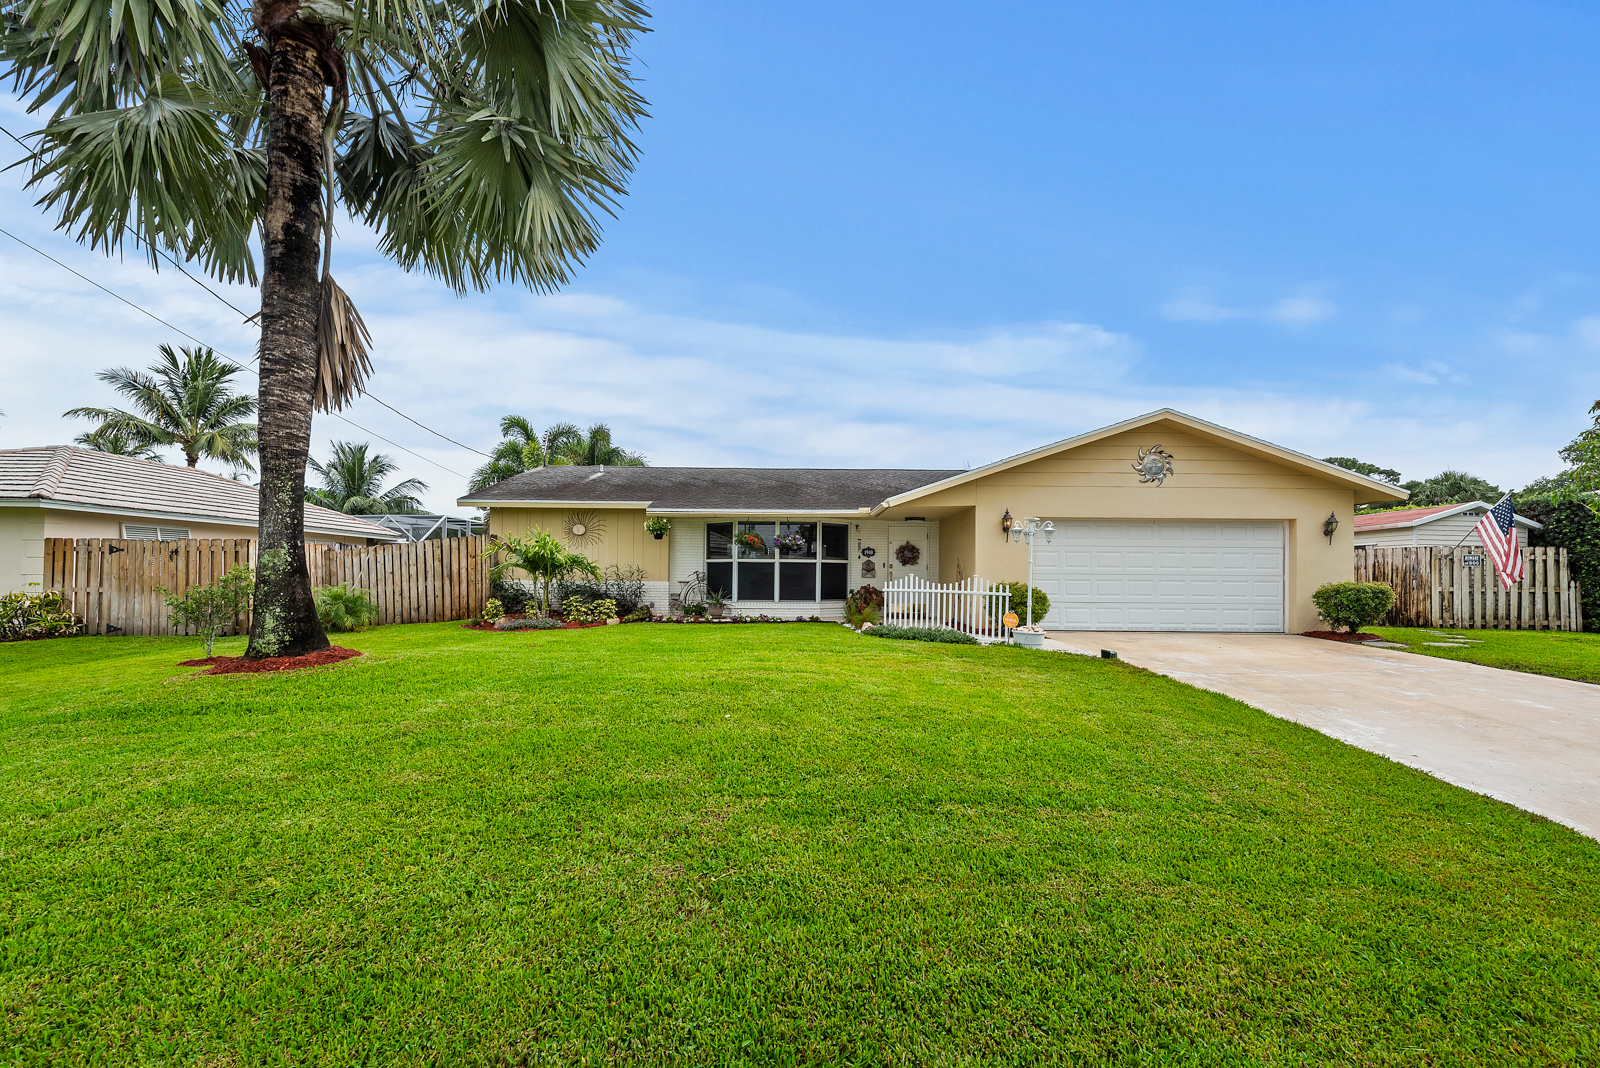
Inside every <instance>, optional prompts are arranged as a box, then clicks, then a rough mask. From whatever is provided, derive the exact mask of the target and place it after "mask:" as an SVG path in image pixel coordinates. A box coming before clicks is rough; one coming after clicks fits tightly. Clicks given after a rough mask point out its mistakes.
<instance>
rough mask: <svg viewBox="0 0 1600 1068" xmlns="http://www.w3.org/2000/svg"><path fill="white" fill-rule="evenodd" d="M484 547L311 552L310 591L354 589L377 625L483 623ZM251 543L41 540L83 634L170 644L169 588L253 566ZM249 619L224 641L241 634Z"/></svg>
mask: <svg viewBox="0 0 1600 1068" xmlns="http://www.w3.org/2000/svg"><path fill="white" fill-rule="evenodd" d="M487 548H488V538H486V537H483V536H481V535H479V536H474V537H470V538H444V539H441V540H435V541H419V542H406V543H402V544H398V545H373V546H365V547H363V546H344V545H320V544H315V543H313V544H310V545H307V546H306V566H307V569H308V570H309V571H310V573H311V585H312V586H337V585H339V584H341V583H349V584H351V585H353V586H358V587H360V588H362V589H365V590H367V591H368V592H369V593H371V594H372V597H373V600H375V601H376V602H377V603H378V622H379V623H441V622H445V621H446V620H453V619H469V618H472V617H474V616H478V615H481V614H482V612H483V603H484V601H485V600H486V599H487V598H488V586H489V577H488V569H489V562H488V561H486V560H484V559H483V554H484V552H485V550H486V549H487ZM255 560H256V549H255V540H254V539H252V538H194V539H190V540H183V541H142V540H132V539H123V538H77V539H73V538H47V539H45V567H44V571H45V582H44V587H45V588H46V589H56V590H60V591H62V593H63V594H64V595H65V596H66V599H67V601H68V603H69V604H70V605H71V608H72V612H73V614H74V615H76V616H78V617H79V618H80V619H82V620H83V621H84V633H85V634H125V635H163V634H166V635H171V634H179V633H187V631H179V630H178V629H176V628H174V627H172V626H171V625H170V624H168V622H167V605H166V600H165V597H164V595H163V594H160V593H158V592H156V589H157V587H161V586H164V587H166V588H167V589H169V590H171V591H172V592H173V593H176V594H181V593H183V592H184V591H185V590H187V589H188V588H189V587H190V586H204V585H207V584H208V583H210V582H212V581H214V580H215V579H217V578H220V577H221V576H222V575H223V574H224V573H225V572H226V571H227V570H228V569H229V568H231V567H235V566H237V565H239V564H243V565H245V566H247V567H254V566H255ZM249 623H250V620H249V617H248V616H245V617H242V618H240V619H238V620H236V621H235V624H234V626H232V627H230V628H228V629H227V630H225V631H223V633H224V634H242V633H244V632H245V631H246V630H247V629H248V628H249Z"/></svg>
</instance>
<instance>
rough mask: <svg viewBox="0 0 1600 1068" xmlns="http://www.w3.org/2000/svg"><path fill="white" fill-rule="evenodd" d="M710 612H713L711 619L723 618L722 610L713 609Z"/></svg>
mask: <svg viewBox="0 0 1600 1068" xmlns="http://www.w3.org/2000/svg"><path fill="white" fill-rule="evenodd" d="M710 612H711V618H712V619H721V618H722V609H720V608H713V609H710Z"/></svg>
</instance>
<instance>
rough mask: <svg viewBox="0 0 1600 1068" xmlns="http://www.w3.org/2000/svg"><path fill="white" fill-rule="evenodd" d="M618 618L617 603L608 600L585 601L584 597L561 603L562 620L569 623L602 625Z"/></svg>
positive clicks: (571, 598) (572, 598)
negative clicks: (606, 621)
mask: <svg viewBox="0 0 1600 1068" xmlns="http://www.w3.org/2000/svg"><path fill="white" fill-rule="evenodd" d="M616 617H617V602H615V601H613V600H611V599H610V598H606V599H604V600H599V601H585V600H584V599H583V598H582V597H568V598H567V599H566V600H565V601H563V602H562V603H561V618H562V619H565V620H566V621H567V622H568V623H601V622H604V621H605V620H608V619H615V618H616Z"/></svg>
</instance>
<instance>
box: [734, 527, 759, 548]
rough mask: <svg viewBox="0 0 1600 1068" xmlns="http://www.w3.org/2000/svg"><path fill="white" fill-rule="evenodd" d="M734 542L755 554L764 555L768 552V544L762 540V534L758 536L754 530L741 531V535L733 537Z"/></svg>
mask: <svg viewBox="0 0 1600 1068" xmlns="http://www.w3.org/2000/svg"><path fill="white" fill-rule="evenodd" d="M733 540H734V541H736V542H738V543H739V544H740V545H742V546H744V547H745V548H746V549H748V550H749V551H750V552H753V553H764V552H766V551H767V543H766V542H765V541H763V540H762V538H761V535H760V534H757V533H756V532H755V531H753V530H741V531H739V533H737V534H735V535H734V536H733Z"/></svg>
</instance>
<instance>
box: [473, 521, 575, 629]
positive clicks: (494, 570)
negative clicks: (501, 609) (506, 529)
mask: <svg viewBox="0 0 1600 1068" xmlns="http://www.w3.org/2000/svg"><path fill="white" fill-rule="evenodd" d="M496 554H504V556H505V559H503V560H501V561H500V562H499V563H497V564H495V565H494V566H493V567H491V568H490V569H489V577H490V579H492V580H493V579H499V578H501V577H502V576H504V575H505V574H506V572H508V571H510V570H511V569H513V568H518V569H520V570H522V571H526V572H527V573H528V574H529V575H531V576H533V579H534V581H535V582H536V583H537V584H538V591H539V614H540V615H544V616H547V615H549V614H550V594H551V592H552V591H551V587H552V586H554V585H555V584H556V583H558V582H560V581H561V580H563V579H565V578H568V577H570V576H573V575H587V576H589V577H590V578H591V579H593V580H594V581H595V582H600V581H601V580H602V579H603V578H604V576H603V575H601V573H600V568H599V566H598V565H597V564H595V562H594V561H593V560H591V559H589V558H588V557H587V556H584V555H583V554H582V553H575V552H573V551H572V550H571V549H568V548H567V547H566V546H565V545H562V544H561V542H559V541H557V540H556V538H555V535H553V534H551V533H550V532H549V531H547V530H536V531H534V532H533V533H532V534H529V535H527V536H526V537H509V538H505V537H497V538H495V539H494V540H493V542H492V543H491V544H490V546H489V551H488V552H486V553H484V555H485V556H494V555H496Z"/></svg>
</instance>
